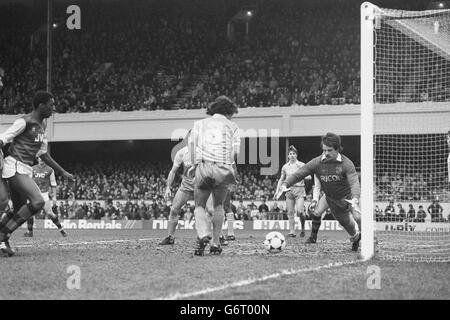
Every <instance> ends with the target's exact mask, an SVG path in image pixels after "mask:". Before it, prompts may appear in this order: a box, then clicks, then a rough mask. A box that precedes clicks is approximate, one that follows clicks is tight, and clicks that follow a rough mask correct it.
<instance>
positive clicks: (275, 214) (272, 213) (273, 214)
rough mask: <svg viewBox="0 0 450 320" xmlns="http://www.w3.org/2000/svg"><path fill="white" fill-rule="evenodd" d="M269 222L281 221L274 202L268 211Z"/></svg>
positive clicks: (280, 214)
mask: <svg viewBox="0 0 450 320" xmlns="http://www.w3.org/2000/svg"><path fill="white" fill-rule="evenodd" d="M269 219H270V220H283V214H282V213H281V209H280V207H278V203H277V202H276V201H275V202H274V203H273V206H272V209H270V218H269Z"/></svg>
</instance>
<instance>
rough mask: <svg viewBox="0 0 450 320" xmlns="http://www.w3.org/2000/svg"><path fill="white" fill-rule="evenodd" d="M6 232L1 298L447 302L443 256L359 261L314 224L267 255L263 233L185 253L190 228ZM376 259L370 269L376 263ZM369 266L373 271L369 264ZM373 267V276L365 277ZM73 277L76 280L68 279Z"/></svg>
mask: <svg viewBox="0 0 450 320" xmlns="http://www.w3.org/2000/svg"><path fill="white" fill-rule="evenodd" d="M21 231H22V230H19V231H18V232H16V233H15V234H14V235H13V237H12V238H11V244H12V246H13V248H14V249H15V250H17V254H16V255H15V256H14V257H11V258H0V271H1V272H0V274H1V277H0V300H17V299H45V300H52V299H70V300H72V299H169V300H170V299H183V300H203V299H206V300H216V299H218V300H219V299H220V300H234V299H237V300H259V299H260V300H269V299H271V300H301V299H314V300H327V299H333V300H334V299H338V300H339V299H448V297H449V293H450V280H449V277H448V270H449V269H448V267H449V265H448V263H412V262H408V263H406V262H389V261H381V260H377V259H373V260H371V261H368V262H361V261H359V260H358V258H357V254H356V253H354V252H352V251H351V245H350V242H349V240H348V238H347V237H346V234H345V232H339V231H321V232H320V233H319V239H318V242H317V244H312V245H311V244H310V245H307V244H305V243H304V241H305V238H299V237H297V238H287V247H286V249H285V250H284V251H283V252H281V253H276V254H274V253H269V252H267V251H266V250H265V249H264V246H263V240H264V236H265V234H266V233H267V231H237V232H236V237H237V240H236V241H230V243H229V245H228V246H226V247H224V251H223V252H222V254H221V255H219V256H217V255H209V250H208V248H207V250H206V251H205V256H203V257H198V256H194V255H193V244H194V232H193V231H192V230H178V231H177V233H176V244H175V245H172V246H160V245H158V242H159V241H160V240H161V239H162V238H163V237H164V236H165V235H166V232H167V231H166V230H68V233H69V237H67V238H62V237H61V236H60V235H59V233H58V232H57V231H55V230H38V229H37V230H35V236H34V238H23V232H21ZM374 266H375V267H374ZM377 267H378V268H379V269H377ZM373 270H379V273H378V274H379V277H378V279H379V281H378V282H377V281H375V280H373V276H374V275H375V273H373ZM75 277H76V278H75Z"/></svg>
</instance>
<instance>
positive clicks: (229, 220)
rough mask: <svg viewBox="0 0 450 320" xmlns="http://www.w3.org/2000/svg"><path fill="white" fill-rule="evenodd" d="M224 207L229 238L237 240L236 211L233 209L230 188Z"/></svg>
mask: <svg viewBox="0 0 450 320" xmlns="http://www.w3.org/2000/svg"><path fill="white" fill-rule="evenodd" d="M223 209H224V210H225V215H226V218H227V240H231V241H234V240H236V236H235V235H234V213H233V211H232V210H231V192H230V191H229V190H228V192H227V196H226V197H225V201H224V203H223ZM222 245H223V244H222Z"/></svg>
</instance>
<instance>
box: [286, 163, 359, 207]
mask: <svg viewBox="0 0 450 320" xmlns="http://www.w3.org/2000/svg"><path fill="white" fill-rule="evenodd" d="M311 174H315V175H316V176H317V177H318V178H319V180H320V183H321V186H322V190H323V192H324V193H325V195H326V196H327V199H328V198H331V199H334V200H341V199H343V198H353V197H357V198H359V196H360V186H359V180H358V174H357V173H356V170H355V165H354V164H353V162H352V161H351V160H350V159H349V158H347V157H346V156H344V155H342V154H339V156H338V157H337V159H335V160H326V159H325V157H323V156H319V157H317V158H314V159H312V160H311V161H309V162H308V163H307V164H306V165H304V166H303V167H301V168H300V169H298V170H297V171H295V172H294V173H293V174H291V175H289V176H288V177H287V179H286V181H285V184H286V185H287V187H290V186H292V185H293V184H295V183H296V182H298V181H300V180H303V179H305V177H307V176H309V175H311Z"/></svg>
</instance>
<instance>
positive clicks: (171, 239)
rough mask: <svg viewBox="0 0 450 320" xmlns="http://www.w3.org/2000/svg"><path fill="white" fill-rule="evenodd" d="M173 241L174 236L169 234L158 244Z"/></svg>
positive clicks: (161, 244) (166, 243) (162, 244)
mask: <svg viewBox="0 0 450 320" xmlns="http://www.w3.org/2000/svg"><path fill="white" fill-rule="evenodd" d="M174 243H175V238H174V237H173V236H172V235H169V236H167V237H165V238H164V239H163V240H162V241H161V242H160V243H159V245H160V246H165V245H168V244H174Z"/></svg>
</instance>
